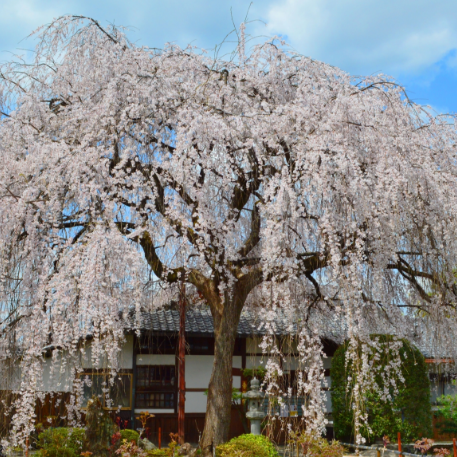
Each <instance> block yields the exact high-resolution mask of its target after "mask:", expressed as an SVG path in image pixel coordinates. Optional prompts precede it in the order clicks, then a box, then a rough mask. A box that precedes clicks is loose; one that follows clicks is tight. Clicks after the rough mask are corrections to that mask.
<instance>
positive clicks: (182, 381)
mask: <svg viewBox="0 0 457 457" xmlns="http://www.w3.org/2000/svg"><path fill="white" fill-rule="evenodd" d="M185 406H186V301H185V286H184V282H182V283H181V290H180V293H179V407H178V437H179V442H180V444H184V420H185Z"/></svg>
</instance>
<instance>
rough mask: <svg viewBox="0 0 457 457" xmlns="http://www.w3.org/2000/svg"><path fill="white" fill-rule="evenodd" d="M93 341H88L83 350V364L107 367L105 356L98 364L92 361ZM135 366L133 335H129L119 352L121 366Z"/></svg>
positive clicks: (92, 366) (127, 367)
mask: <svg viewBox="0 0 457 457" xmlns="http://www.w3.org/2000/svg"><path fill="white" fill-rule="evenodd" d="M91 346H92V343H91V342H90V341H89V342H87V344H86V346H85V347H84V348H83V349H82V351H81V365H82V367H83V368H89V369H92V368H96V369H100V368H107V367H108V360H107V358H106V357H105V356H103V357H101V358H100V360H99V362H98V364H96V365H94V364H93V363H92V348H91ZM132 367H133V335H127V336H126V339H125V342H124V343H123V344H122V346H121V351H120V354H119V368H123V369H130V370H131V369H132Z"/></svg>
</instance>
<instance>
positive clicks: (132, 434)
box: [121, 428, 140, 443]
mask: <svg viewBox="0 0 457 457" xmlns="http://www.w3.org/2000/svg"><path fill="white" fill-rule="evenodd" d="M139 437H140V435H139V433H138V432H136V431H135V430H130V429H129V428H126V429H125V430H121V441H123V440H127V442H128V443H130V442H131V441H135V443H138V439H139Z"/></svg>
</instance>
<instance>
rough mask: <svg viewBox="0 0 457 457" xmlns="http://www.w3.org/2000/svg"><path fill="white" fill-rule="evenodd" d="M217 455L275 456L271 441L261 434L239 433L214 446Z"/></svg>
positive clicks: (243, 456) (227, 456)
mask: <svg viewBox="0 0 457 457" xmlns="http://www.w3.org/2000/svg"><path fill="white" fill-rule="evenodd" d="M216 456H217V457H277V456H278V453H277V452H276V449H275V447H274V446H273V443H272V442H271V441H270V440H269V439H268V438H266V437H265V436H263V435H252V434H247V435H241V436H237V437H236V438H233V439H231V440H230V441H229V442H228V443H225V444H221V445H220V446H218V447H217V448H216Z"/></svg>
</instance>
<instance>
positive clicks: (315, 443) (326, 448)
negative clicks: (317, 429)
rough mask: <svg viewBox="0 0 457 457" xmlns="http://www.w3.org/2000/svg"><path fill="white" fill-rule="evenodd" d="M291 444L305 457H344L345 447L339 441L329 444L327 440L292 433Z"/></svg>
mask: <svg viewBox="0 0 457 457" xmlns="http://www.w3.org/2000/svg"><path fill="white" fill-rule="evenodd" d="M289 443H291V444H293V445H294V446H295V447H296V448H297V452H298V451H301V452H302V453H303V455H311V456H314V457H317V456H320V457H343V455H344V453H345V449H344V447H343V446H342V445H341V444H340V443H339V442H338V441H332V442H331V443H329V442H328V441H327V440H326V439H325V438H322V437H321V436H316V435H310V434H307V433H294V432H292V433H291V439H290V441H289Z"/></svg>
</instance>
